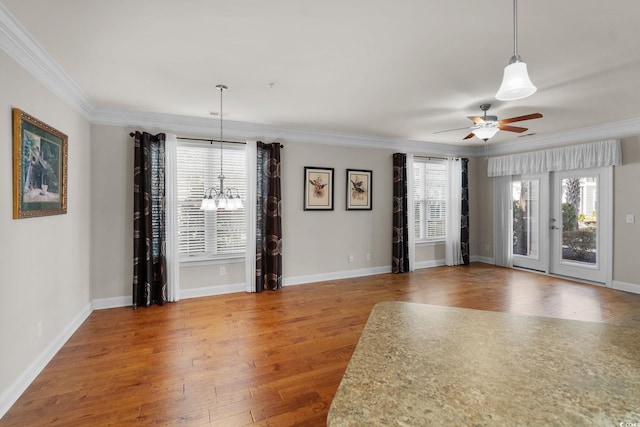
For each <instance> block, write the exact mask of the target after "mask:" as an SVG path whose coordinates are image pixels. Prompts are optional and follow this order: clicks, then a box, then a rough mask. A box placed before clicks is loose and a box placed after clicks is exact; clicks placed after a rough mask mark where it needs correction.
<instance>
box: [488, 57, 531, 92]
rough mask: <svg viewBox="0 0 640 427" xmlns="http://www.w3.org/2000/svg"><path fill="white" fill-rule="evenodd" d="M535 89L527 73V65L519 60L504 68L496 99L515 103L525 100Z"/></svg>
mask: <svg viewBox="0 0 640 427" xmlns="http://www.w3.org/2000/svg"><path fill="white" fill-rule="evenodd" d="M536 90H538V88H537V87H535V86H534V85H533V83H532V82H531V79H530V78H529V73H528V72H527V64H526V63H524V62H521V61H520V60H519V59H518V60H516V61H515V62H512V63H511V64H509V65H507V66H506V67H504V76H503V77H502V84H501V85H500V89H498V93H496V99H498V100H500V101H515V100H516V99H522V98H526V97H527V96H531V95H533V94H534V93H536Z"/></svg>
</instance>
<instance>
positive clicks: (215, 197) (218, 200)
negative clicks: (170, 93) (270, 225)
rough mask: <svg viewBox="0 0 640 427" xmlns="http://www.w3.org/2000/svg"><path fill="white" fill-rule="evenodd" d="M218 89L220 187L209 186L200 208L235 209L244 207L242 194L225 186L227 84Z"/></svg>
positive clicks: (213, 209)
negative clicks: (224, 132) (224, 148)
mask: <svg viewBox="0 0 640 427" xmlns="http://www.w3.org/2000/svg"><path fill="white" fill-rule="evenodd" d="M216 89H218V90H219V91H220V175H219V176H218V179H219V180H220V187H219V188H216V187H209V188H207V189H206V190H205V191H204V198H203V199H202V204H201V205H200V209H202V210H205V211H217V210H227V211H234V210H236V209H242V207H243V205H242V199H240V194H239V193H238V190H236V189H235V188H226V189H225V188H224V172H223V165H224V163H223V149H222V143H223V141H224V138H223V133H222V92H224V91H225V90H227V89H228V88H227V86H225V85H217V86H216Z"/></svg>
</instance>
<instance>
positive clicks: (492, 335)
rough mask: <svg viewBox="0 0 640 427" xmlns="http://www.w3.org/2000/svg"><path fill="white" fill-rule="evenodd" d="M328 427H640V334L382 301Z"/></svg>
mask: <svg viewBox="0 0 640 427" xmlns="http://www.w3.org/2000/svg"><path fill="white" fill-rule="evenodd" d="M327 425H328V426H330V427H338V426H430V425H443V426H444V425H446V426H471V425H474V426H483V425H500V426H501V425H508V426H542V425H544V426H547V425H554V426H588V425H603V426H604V425H606V426H620V425H622V426H627V425H637V426H640V328H637V327H628V326H617V325H607V324H602V323H592V322H581V321H572V320H560V319H552V318H544V317H532V316H521V315H513V314H506V313H495V312H489V311H479V310H469V309H461V308H452V307H440V306H433V305H425V304H414V303H402V302H383V303H380V304H378V305H376V306H375V307H374V309H373V311H372V312H371V315H370V317H369V320H368V321H367V325H366V326H365V329H364V331H363V333H362V336H361V337H360V341H359V342H358V345H357V347H356V350H355V352H354V353H353V356H352V358H351V361H350V362H349V366H348V367H347V370H346V372H345V374H344V377H343V378H342V382H341V383H340V387H339V388H338V391H337V393H336V395H335V398H334V400H333V402H332V404H331V409H330V410H329V415H328V417H327Z"/></svg>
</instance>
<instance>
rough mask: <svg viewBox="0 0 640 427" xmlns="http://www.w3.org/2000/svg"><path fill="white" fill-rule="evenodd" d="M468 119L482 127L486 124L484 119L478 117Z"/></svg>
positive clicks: (468, 117)
mask: <svg viewBox="0 0 640 427" xmlns="http://www.w3.org/2000/svg"><path fill="white" fill-rule="evenodd" d="M467 119H469V120H471V121H472V122H473V123H475V124H477V125H481V124H483V123H484V120H483V119H482V117H478V116H467Z"/></svg>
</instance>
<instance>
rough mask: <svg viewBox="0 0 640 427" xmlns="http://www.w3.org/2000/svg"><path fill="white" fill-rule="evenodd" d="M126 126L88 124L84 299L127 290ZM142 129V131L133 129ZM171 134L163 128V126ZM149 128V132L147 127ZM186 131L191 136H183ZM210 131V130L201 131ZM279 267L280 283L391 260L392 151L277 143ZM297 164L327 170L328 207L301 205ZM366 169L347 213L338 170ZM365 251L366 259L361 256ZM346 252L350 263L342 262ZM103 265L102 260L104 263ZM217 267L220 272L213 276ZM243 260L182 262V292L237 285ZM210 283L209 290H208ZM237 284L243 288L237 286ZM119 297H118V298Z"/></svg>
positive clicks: (118, 296)
mask: <svg viewBox="0 0 640 427" xmlns="http://www.w3.org/2000/svg"><path fill="white" fill-rule="evenodd" d="M170 126H171V125H167V127H168V128H170ZM132 130H134V129H132V128H127V127H121V126H104V125H92V126H91V134H92V137H91V144H92V152H91V156H92V161H93V165H92V168H93V177H92V178H93V179H92V195H93V196H92V215H93V223H92V235H93V238H94V242H95V245H94V249H93V252H92V265H93V269H92V280H91V283H92V297H93V298H94V299H105V300H108V299H114V304H118V302H122V301H126V298H128V297H129V296H130V295H131V277H132V269H133V267H132V262H131V257H132V243H131V233H132V230H133V221H132V211H133V206H132V203H133V196H132V191H133V190H132V188H133V140H132V138H131V137H130V136H129V132H131V131H132ZM140 130H144V129H140ZM167 131H169V132H170V131H171V129H167ZM153 132H154V133H156V132H157V130H154V131H153ZM190 136H192V135H190ZM203 136H210V135H203ZM283 145H284V146H285V148H284V149H283V150H282V159H283V169H282V193H283V213H282V215H283V236H284V237H283V239H284V240H283V251H284V256H283V269H284V276H285V283H300V282H305V281H309V280H321V279H322V278H325V277H327V278H328V277H335V276H340V275H344V276H348V275H359V274H368V273H370V272H375V271H384V270H385V269H389V268H390V265H391V231H390V229H391V200H392V196H391V194H392V188H391V177H392V153H393V151H392V150H384V149H364V148H352V147H340V146H337V145H335V146H334V145H322V144H306V143H296V142H295V141H285V142H283ZM305 166H322V167H333V168H334V178H335V193H334V210H333V211H328V212H327V211H304V210H303V202H302V196H303V182H304V180H303V171H304V167H305ZM347 168H350V169H367V170H372V171H373V176H372V180H373V188H374V195H373V209H372V210H371V211H347V210H346V209H345V207H346V169H347ZM367 254H370V260H367V259H366V255H367ZM349 255H353V262H351V263H350V262H349V261H348V259H349ZM442 257H444V254H443V253H442V250H435V251H430V252H429V251H427V252H425V253H421V255H420V258H418V261H435V260H437V259H441V258H442ZM107 260H108V262H105V261H107ZM222 266H224V267H225V270H226V275H224V276H221V275H220V267H222ZM244 281H245V279H244V263H242V262H240V263H238V262H232V263H226V264H225V263H216V264H212V265H199V266H190V267H182V268H181V269H180V288H181V290H182V291H183V292H182V294H183V295H184V294H185V293H187V294H188V293H189V292H190V291H194V292H195V294H197V292H196V291H197V290H199V289H203V288H210V289H209V291H211V292H215V288H216V287H219V289H220V290H221V291H225V290H226V291H228V290H229V289H230V288H229V286H231V285H239V284H243V283H244ZM211 288H213V289H211ZM241 289H244V287H241ZM123 298H125V299H123Z"/></svg>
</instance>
